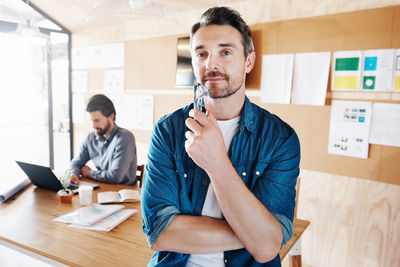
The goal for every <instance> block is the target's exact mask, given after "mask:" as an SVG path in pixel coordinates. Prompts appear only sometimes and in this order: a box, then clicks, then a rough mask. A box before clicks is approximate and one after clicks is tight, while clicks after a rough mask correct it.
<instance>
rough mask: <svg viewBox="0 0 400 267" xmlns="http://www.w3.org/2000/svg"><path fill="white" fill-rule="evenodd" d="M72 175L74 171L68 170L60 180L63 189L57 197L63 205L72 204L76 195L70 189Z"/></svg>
mask: <svg viewBox="0 0 400 267" xmlns="http://www.w3.org/2000/svg"><path fill="white" fill-rule="evenodd" d="M72 174H73V172H72V170H70V169H68V170H66V171H65V173H64V175H63V176H61V177H60V178H59V180H60V183H61V185H62V187H63V189H61V190H59V191H58V192H57V197H58V200H59V201H60V202H61V203H71V202H72V197H73V196H74V193H72V190H71V189H68V187H69V185H70V184H71V175H72Z"/></svg>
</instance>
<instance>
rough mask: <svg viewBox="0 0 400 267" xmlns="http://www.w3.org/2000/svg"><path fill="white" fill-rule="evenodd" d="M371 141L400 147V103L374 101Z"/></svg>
mask: <svg viewBox="0 0 400 267" xmlns="http://www.w3.org/2000/svg"><path fill="white" fill-rule="evenodd" d="M369 142H370V143H371V144H377V145H384V146H398V147H400V104H386V103H374V105H373V113H372V125H371V135H370V138H369Z"/></svg>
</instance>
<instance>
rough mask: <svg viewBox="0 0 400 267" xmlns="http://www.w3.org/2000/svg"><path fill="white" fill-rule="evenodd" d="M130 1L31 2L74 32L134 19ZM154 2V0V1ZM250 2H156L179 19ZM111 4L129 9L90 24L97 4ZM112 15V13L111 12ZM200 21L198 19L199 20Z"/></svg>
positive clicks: (183, 0)
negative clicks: (130, 14) (204, 11)
mask: <svg viewBox="0 0 400 267" xmlns="http://www.w3.org/2000/svg"><path fill="white" fill-rule="evenodd" d="M128 1H129V0H31V1H30V2H31V3H33V4H34V5H36V6H37V7H38V8H40V9H41V10H42V11H44V12H45V13H46V14H48V15H49V16H51V17H52V18H54V19H55V20H56V21H58V22H59V23H60V24H61V25H63V26H64V27H66V28H67V29H69V30H70V31H72V32H74V31H76V30H79V29H82V28H92V27H98V26H104V25H105V24H110V23H112V22H110V21H115V23H124V22H127V21H129V20H130V19H132V17H130V16H126V14H128V12H130V11H132V10H128V9H129V4H128ZM152 1H153V0H152ZM246 1H249V0H154V1H153V2H156V3H158V4H162V5H166V6H168V7H169V8H170V9H171V10H172V11H173V12H174V13H175V15H176V17H179V16H180V15H181V14H182V13H185V12H192V11H194V10H205V9H207V8H209V7H212V6H216V5H218V6H222V5H228V6H229V5H231V4H237V3H240V2H246ZM101 3H111V4H113V7H119V6H122V5H124V7H127V8H126V10H125V11H124V12H125V13H124V15H121V14H118V13H115V12H114V14H111V16H112V17H106V16H104V17H103V18H99V19H97V20H95V21H94V22H88V21H87V18H88V17H89V16H90V15H91V14H92V12H93V11H94V9H95V6H96V5H97V4H101ZM110 12H111V13H112V11H110ZM197 19H198V18H197Z"/></svg>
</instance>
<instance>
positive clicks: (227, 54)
mask: <svg viewBox="0 0 400 267" xmlns="http://www.w3.org/2000/svg"><path fill="white" fill-rule="evenodd" d="M223 54H224V55H225V56H229V55H230V54H231V51H224V52H223Z"/></svg>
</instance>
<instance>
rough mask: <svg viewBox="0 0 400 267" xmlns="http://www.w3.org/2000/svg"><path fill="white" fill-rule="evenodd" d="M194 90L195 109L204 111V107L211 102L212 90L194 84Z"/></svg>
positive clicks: (199, 84)
mask: <svg viewBox="0 0 400 267" xmlns="http://www.w3.org/2000/svg"><path fill="white" fill-rule="evenodd" d="M193 90H194V100H193V105H194V108H195V109H199V110H203V107H205V106H206V105H207V104H208V102H209V101H210V93H211V90H210V89H207V88H206V87H205V86H204V85H202V84H201V83H196V84H194V85H193Z"/></svg>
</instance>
